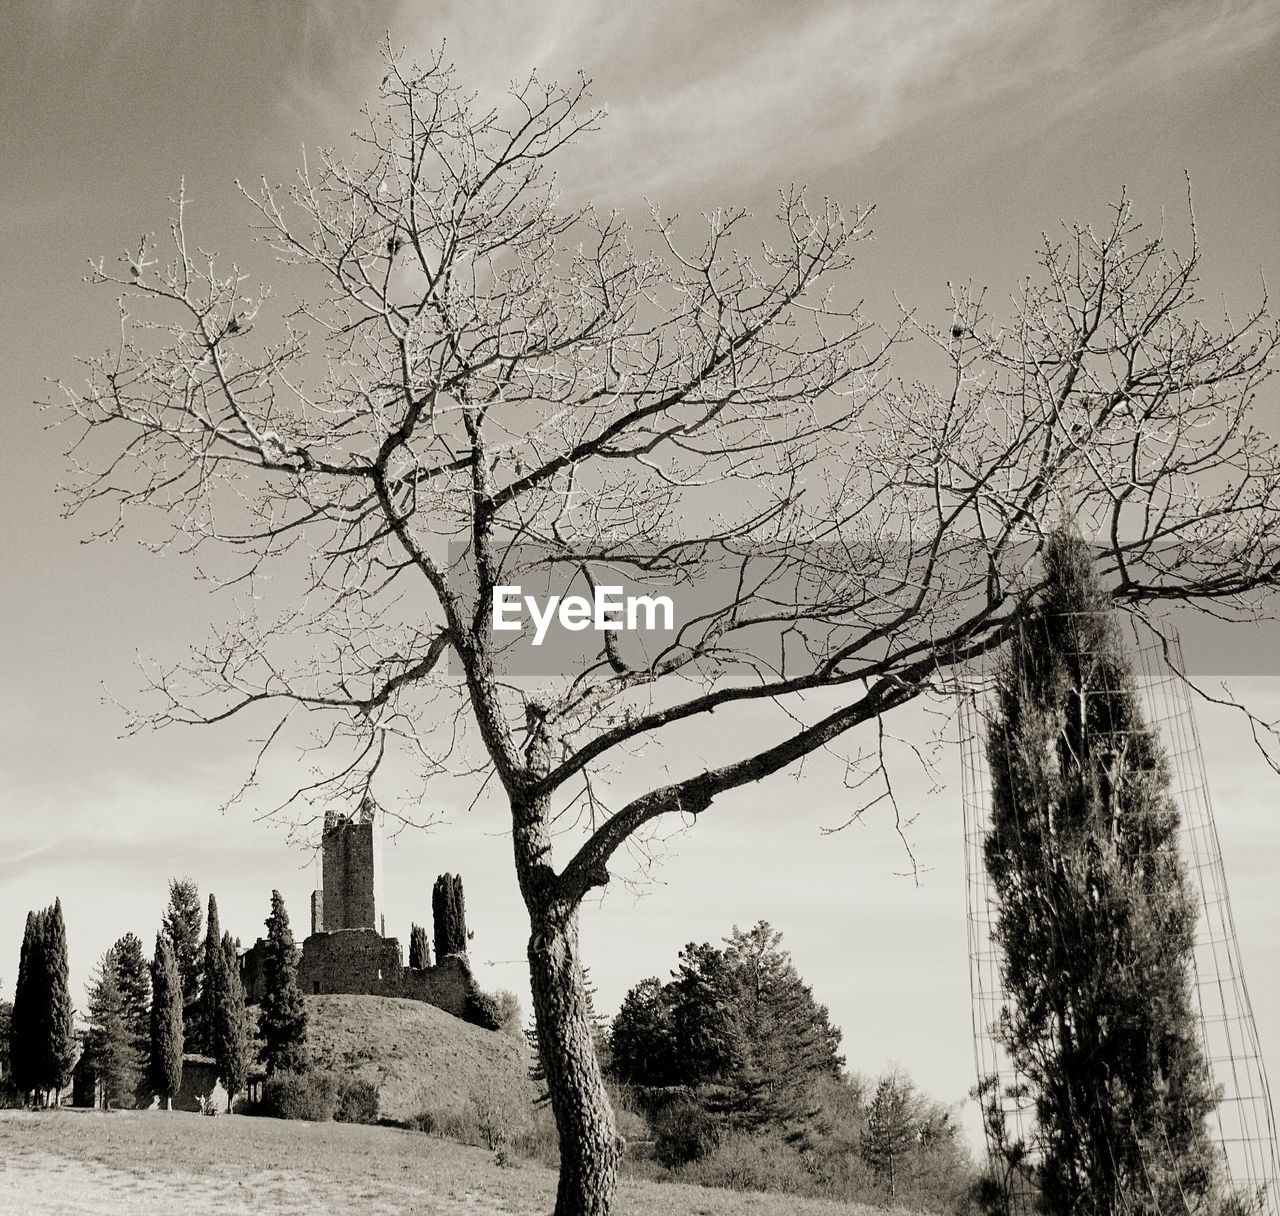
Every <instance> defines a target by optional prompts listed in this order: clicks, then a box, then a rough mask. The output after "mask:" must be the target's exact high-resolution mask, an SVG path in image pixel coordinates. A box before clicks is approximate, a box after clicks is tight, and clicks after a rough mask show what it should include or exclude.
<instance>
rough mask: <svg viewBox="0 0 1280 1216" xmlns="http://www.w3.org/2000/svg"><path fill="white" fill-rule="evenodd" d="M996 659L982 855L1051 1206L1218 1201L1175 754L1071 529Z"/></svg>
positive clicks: (1129, 1208)
mask: <svg viewBox="0 0 1280 1216" xmlns="http://www.w3.org/2000/svg"><path fill="white" fill-rule="evenodd" d="M1045 574H1046V580H1047V585H1046V589H1045V592H1044V595H1043V597H1042V599H1041V601H1040V603H1039V604H1038V606H1037V608H1036V610H1035V611H1034V612H1033V613H1032V614H1030V616H1029V617H1028V619H1027V620H1026V621H1025V622H1024V624H1023V626H1022V628H1021V630H1020V632H1019V633H1018V634H1016V635H1015V637H1014V639H1013V641H1012V643H1011V646H1010V650H1009V654H1008V658H1007V661H1006V662H1005V664H1004V666H1003V668H1002V670H1001V671H1000V674H999V680H998V689H997V701H998V711H997V713H996V714H995V715H994V717H993V719H992V721H991V723H990V726H989V730H988V737H987V740H986V747H987V756H988V763H989V767H990V770H991V781H992V820H991V828H990V831H989V834H988V836H987V839H986V841H985V842H984V852H985V861H986V865H987V870H988V873H989V875H990V878H991V883H992V887H993V890H994V893H995V896H996V900H997V907H998V915H997V923H996V930H995V936H996V940H997V942H998V943H999V946H1000V949H1001V955H1002V964H1001V969H1002V977H1003V980H1004V984H1005V990H1006V992H1007V994H1008V996H1009V998H1010V999H1009V1002H1008V1005H1007V1006H1006V1008H1005V1009H1004V1011H1003V1013H1002V1017H1001V1021H1000V1024H999V1027H998V1034H999V1037H1000V1039H1001V1041H1002V1043H1003V1045H1004V1047H1005V1048H1006V1049H1007V1050H1008V1051H1009V1053H1010V1056H1011V1058H1012V1060H1013V1061H1014V1063H1015V1064H1016V1066H1017V1068H1018V1070H1019V1072H1020V1073H1021V1074H1022V1075H1023V1076H1024V1077H1025V1078H1026V1079H1027V1081H1028V1082H1029V1083H1030V1085H1031V1087H1032V1092H1033V1094H1034V1097H1035V1102H1036V1116H1037V1126H1036V1130H1035V1133H1034V1145H1035V1147H1036V1149H1038V1151H1039V1154H1040V1159H1039V1164H1038V1167H1037V1171H1036V1182H1037V1185H1038V1188H1039V1190H1040V1193H1041V1202H1042V1204H1043V1207H1044V1209H1045V1210H1046V1211H1047V1212H1050V1213H1067V1212H1072V1213H1076V1212H1085V1211H1088V1212H1116V1211H1124V1212H1126V1213H1144V1214H1145V1213H1152V1214H1154V1213H1164V1214H1166V1216H1167V1214H1168V1213H1175V1212H1190V1211H1193V1210H1194V1211H1201V1210H1206V1205H1208V1209H1209V1210H1212V1208H1213V1205H1214V1204H1215V1203H1216V1199H1215V1186H1216V1178H1217V1174H1218V1162H1217V1159H1216V1154H1215V1153H1214V1151H1213V1149H1212V1147H1211V1145H1210V1142H1209V1139H1208V1136H1207V1133H1206V1118H1207V1116H1208V1115H1209V1113H1210V1112H1211V1111H1212V1109H1213V1107H1214V1105H1215V1102H1216V1098H1215V1094H1214V1091H1213V1088H1212V1086H1211V1084H1210V1080H1209V1075H1208V1070H1207V1068H1206V1065H1205V1062H1204V1059H1203V1057H1202V1054H1201V1051H1200V1048H1199V1045H1198V1036H1197V1027H1196V1022H1195V1018H1194V1014H1193V1010H1192V993H1191V978H1190V971H1191V964H1192V949H1193V943H1194V929H1195V913H1196V904H1195V899H1194V896H1193V893H1192V891H1191V888H1190V886H1189V884H1188V881H1187V877H1186V874H1185V871H1184V868H1183V864H1182V861H1181V858H1180V856H1179V853H1178V839H1177V834H1178V825H1179V816H1178V810H1177V807H1176V806H1175V804H1174V801H1173V798H1172V796H1171V793H1170V777H1169V771H1168V767H1167V764H1166V761H1165V757H1164V754H1163V751H1162V750H1161V748H1160V745H1159V743H1158V741H1157V739H1156V737H1155V735H1154V733H1153V732H1152V731H1151V730H1150V729H1149V728H1148V727H1147V726H1146V725H1145V724H1144V722H1143V719H1142V715H1141V711H1140V707H1139V703H1138V697H1137V692H1136V689H1135V685H1134V679H1133V675H1132V672H1131V670H1130V667H1129V664H1128V662H1127V660H1126V658H1125V655H1124V650H1123V646H1122V643H1121V639H1120V635H1119V630H1118V627H1117V625H1116V623H1115V621H1114V618H1113V616H1112V614H1111V613H1110V611H1109V600H1108V597H1107V595H1106V593H1105V591H1104V590H1103V588H1102V587H1101V585H1100V584H1099V582H1098V580H1097V578H1096V576H1095V575H1094V574H1093V572H1092V567H1091V565H1090V562H1089V555H1088V552H1087V548H1086V546H1085V544H1084V542H1083V541H1081V540H1080V539H1079V538H1078V537H1076V536H1075V535H1073V534H1071V533H1069V532H1066V531H1061V530H1060V531H1058V532H1057V533H1055V534H1053V535H1052V536H1051V537H1050V541H1049V544H1048V546H1047V549H1046V553H1045Z"/></svg>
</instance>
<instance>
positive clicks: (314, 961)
mask: <svg viewBox="0 0 1280 1216" xmlns="http://www.w3.org/2000/svg"><path fill="white" fill-rule="evenodd" d="M265 946H266V943H265V942H263V941H259V942H257V943H256V944H255V946H254V947H253V949H251V950H249V951H247V952H246V954H245V957H244V960H243V962H242V964H241V972H242V975H243V978H244V985H245V994H246V996H247V997H248V999H249V1001H251V1002H254V1003H256V1002H259V1001H261V1000H262V997H263V990H264V985H263V979H262V967H261V963H260V961H259V960H260V956H261V951H262V950H264V949H265ZM472 982H473V981H472V979H471V969H470V967H469V966H468V965H467V960H466V958H465V956H462V955H457V954H451V955H447V956H446V957H445V958H443V959H441V960H440V961H439V962H437V963H436V965H435V966H434V967H427V968H424V969H422V970H415V969H411V968H409V967H406V966H405V965H404V956H403V954H402V953H401V950H400V942H399V940H398V939H397V938H394V937H382V936H381V935H380V934H378V933H375V932H374V931H373V930H372V929H343V930H341V931H340V932H336V933H313V934H312V935H311V936H310V937H308V938H307V940H306V941H304V942H303V943H302V957H301V959H300V960H299V962H298V987H299V988H300V989H301V990H302V991H303V992H304V993H305V994H307V995H309V996H315V995H325V994H333V993H350V994H355V995H360V994H365V995H371V996H399V997H407V998H410V999H412V1000H416V1001H425V1002H426V1003H427V1004H428V1005H434V1006H435V1007H436V1008H437V1009H443V1010H444V1011H445V1012H446V1013H451V1014H453V1015H454V1017H461V1016H462V1013H463V1010H464V1009H465V1008H466V1003H467V992H468V991H469V989H470V987H471V985H472Z"/></svg>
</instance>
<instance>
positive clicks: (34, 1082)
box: [9, 910, 46, 1096]
mask: <svg viewBox="0 0 1280 1216" xmlns="http://www.w3.org/2000/svg"><path fill="white" fill-rule="evenodd" d="M45 916H46V913H45V911H43V910H41V911H39V912H36V911H31V912H28V913H27V924H26V928H25V929H24V931H23V934H22V950H21V953H20V954H19V956H18V979H17V983H16V984H15V985H14V991H13V1011H12V1013H11V1015H10V1021H9V1061H10V1067H11V1068H12V1072H13V1084H14V1086H15V1088H16V1089H17V1090H18V1092H19V1093H21V1094H24V1095H27V1096H30V1095H32V1094H34V1093H35V1092H36V1091H37V1090H38V1089H40V1088H41V1068H40V1060H41V1057H42V1056H43V1054H44V1046H43V1042H44V1030H43V1023H44V1021H45V1014H44V1012H43V1008H42V1006H43V997H42V993H41V987H42V978H43V976H44V957H43V955H44V918H45Z"/></svg>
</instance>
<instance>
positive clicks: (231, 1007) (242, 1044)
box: [210, 910, 249, 1110]
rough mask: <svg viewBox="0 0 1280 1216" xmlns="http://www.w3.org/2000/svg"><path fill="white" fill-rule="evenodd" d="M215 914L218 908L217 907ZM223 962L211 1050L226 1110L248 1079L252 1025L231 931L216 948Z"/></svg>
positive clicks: (216, 980) (217, 982)
mask: <svg viewBox="0 0 1280 1216" xmlns="http://www.w3.org/2000/svg"><path fill="white" fill-rule="evenodd" d="M214 915H215V916H216V910H215V911H214ZM214 953H215V954H218V955H219V956H220V957H221V959H222V965H221V966H220V967H219V968H218V969H217V972H216V974H215V976H214V980H213V982H214V1002H213V1018H212V1023H211V1024H212V1027H213V1033H212V1040H213V1041H212V1044H211V1047H212V1050H211V1052H210V1054H211V1055H212V1056H213V1058H214V1061H215V1063H216V1064H217V1066H218V1079H219V1080H220V1081H221V1082H222V1084H223V1088H225V1089H226V1091H227V1110H231V1109H232V1107H233V1106H234V1103H235V1097H236V1094H238V1093H240V1091H241V1090H243V1089H244V1087H245V1083H246V1082H247V1081H248V1079H249V1026H248V1021H247V1019H246V1017H245V1008H244V985H243V984H242V982H241V980H240V961H239V959H238V958H237V956H236V944H235V942H234V940H232V937H231V934H230V933H226V934H224V935H223V937H222V945H221V949H218V950H215V951H214Z"/></svg>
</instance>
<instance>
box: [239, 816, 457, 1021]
mask: <svg viewBox="0 0 1280 1216" xmlns="http://www.w3.org/2000/svg"><path fill="white" fill-rule="evenodd" d="M379 813H380V812H379V810H378V807H377V804H376V803H374V802H373V801H372V799H367V800H366V801H365V803H364V805H363V806H361V808H360V810H359V812H358V813H357V814H355V815H340V814H338V813H336V812H334V811H329V812H328V813H327V814H326V815H325V822H324V833H323V835H322V836H321V840H320V847H321V874H322V881H321V885H320V889H319V890H317V891H315V892H313V893H312V896H311V933H310V935H309V936H308V937H307V938H306V940H305V941H304V942H303V943H302V955H301V958H300V960H299V963H298V986H299V987H300V988H301V989H302V991H303V992H304V993H308V994H312V995H316V994H320V995H323V994H326V993H339V992H343V993H362V994H367V995H374V996H398V997H409V998H411V999H413V1000H419V1001H425V1002H427V1004H429V1005H435V1006H436V1007H437V1008H439V1009H443V1010H445V1012H446V1013H451V1014H453V1015H454V1016H455V1017H462V1016H463V1015H464V1012H465V1011H466V1009H467V1002H468V998H469V996H470V995H472V994H474V993H475V991H476V986H475V981H474V980H473V979H472V977H471V968H470V966H469V965H468V962H467V956H466V954H465V953H453V954H445V955H444V956H443V957H439V958H437V959H436V962H435V964H434V966H429V967H423V968H411V967H406V966H405V964H404V954H403V953H402V951H401V949H400V941H399V939H398V938H395V937H388V936H387V935H386V918H385V917H384V915H383V914H382V907H381V905H382V837H381V832H380V830H379V823H378V818H379ZM439 944H440V943H437V948H438V947H439ZM265 950H266V943H265V941H263V940H262V939H259V940H258V941H257V942H256V943H255V944H254V945H253V946H252V947H251V948H250V949H249V950H247V951H246V952H245V954H244V955H243V957H242V962H241V967H242V972H243V978H244V986H245V993H246V995H247V997H248V999H249V1001H250V1002H256V1001H260V1000H261V999H262V995H263V985H264V982H265V981H264V975H263V968H262V962H263V957H264V952H265Z"/></svg>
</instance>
